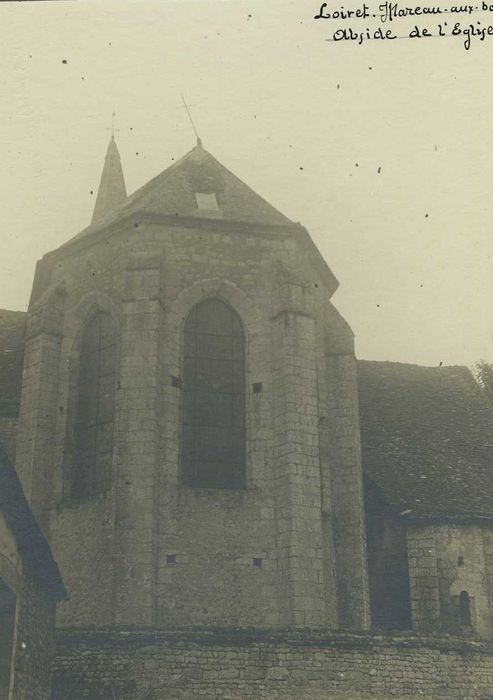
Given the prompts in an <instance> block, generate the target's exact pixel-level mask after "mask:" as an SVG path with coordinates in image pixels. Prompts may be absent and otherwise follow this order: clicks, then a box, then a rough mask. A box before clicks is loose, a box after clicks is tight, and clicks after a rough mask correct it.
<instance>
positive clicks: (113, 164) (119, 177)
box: [91, 133, 127, 224]
mask: <svg viewBox="0 0 493 700" xmlns="http://www.w3.org/2000/svg"><path fill="white" fill-rule="evenodd" d="M126 198H127V189H126V187H125V180H124V179H123V170H122V164H121V161H120V154H119V152H118V148H117V145H116V141H115V135H114V134H113V133H112V134H111V140H110V142H109V144H108V150H107V151H106V157H105V161H104V167H103V173H102V175H101V182H100V183H99V190H98V196H97V198H96V204H95V206H94V213H93V215H92V220H91V223H92V224H95V223H97V222H98V221H100V219H102V218H103V217H104V216H105V215H106V214H108V213H109V212H110V211H111V210H112V209H114V208H115V207H116V206H117V205H118V204H120V203H121V202H123V201H124V200H125V199H126Z"/></svg>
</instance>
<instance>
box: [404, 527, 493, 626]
mask: <svg viewBox="0 0 493 700" xmlns="http://www.w3.org/2000/svg"><path fill="white" fill-rule="evenodd" d="M492 539H493V536H492V531H491V526H488V525H485V526H482V527H480V526H478V525H473V524H444V523H442V524H432V525H427V526H421V527H417V526H416V527H412V528H409V530H408V556H409V574H410V583H411V606H412V614H413V626H414V627H415V628H417V629H426V628H428V629H435V630H444V631H445V632H451V633H459V632H460V631H461V627H460V619H459V602H458V601H459V594H460V593H461V591H466V592H467V593H468V594H469V596H470V599H471V604H470V605H471V624H472V630H471V632H472V633H473V634H474V635H475V636H478V637H480V638H483V639H491V638H492V630H493V593H492V589H491V580H492V575H493V572H492V564H493V561H492V557H491V551H492V550H491V543H492ZM462 632H464V630H462Z"/></svg>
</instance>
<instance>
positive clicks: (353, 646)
mask: <svg viewBox="0 0 493 700" xmlns="http://www.w3.org/2000/svg"><path fill="white" fill-rule="evenodd" d="M57 648H58V651H57V656H56V660H55V664H54V671H53V695H52V698H53V700H72V699H73V698H77V700H82V699H83V698H91V700H130V699H132V700H137V699H139V698H140V699H142V700H143V699H144V698H145V699H146V700H161V699H164V698H172V699H173V700H195V699H196V698H197V699H198V698H201V699H203V700H219V699H221V700H222V699H224V700H225V699H226V698H228V699H229V700H233V699H235V698H237V699H238V700H240V699H241V700H243V699H244V698H252V699H255V700H258V699H260V698H264V699H268V700H363V699H366V698H378V699H379V700H390V699H392V700H399V699H402V700H404V698H406V699H410V698H416V699H418V698H419V699H421V698H428V699H433V700H453V699H454V698H456V699H457V700H459V699H460V700H465V699H466V698H468V699H473V698H477V699H478V700H491V698H493V648H492V646H491V645H486V644H477V643H476V644H474V643H472V642H467V641H464V640H462V641H460V640H454V639H453V638H450V639H448V640H444V639H441V640H438V639H433V638H419V637H415V636H400V637H394V638H392V637H380V636H374V635H373V636H372V635H367V636H361V635H360V636H357V635H354V634H353V635H351V634H345V635H341V634H339V635H332V636H331V635H330V634H327V633H325V634H324V633H323V632H313V631H312V632H310V631H309V630H303V631H299V632H295V631H285V632H280V633H279V632H278V633H274V632H272V633H269V632H267V631H265V632H258V631H252V630H250V631H249V630H230V631H227V632H226V631H224V630H223V631H221V630H208V631H205V630H202V631H200V630H196V631H192V630H189V631H183V630H181V631H180V630H175V631H169V632H166V633H165V632H136V631H134V632H131V631H127V632H120V633H117V632H107V633H106V632H104V631H101V632H97V631H81V630H78V631H70V630H61V631H59V633H58V645H57Z"/></svg>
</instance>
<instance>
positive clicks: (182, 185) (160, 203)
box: [72, 144, 293, 240]
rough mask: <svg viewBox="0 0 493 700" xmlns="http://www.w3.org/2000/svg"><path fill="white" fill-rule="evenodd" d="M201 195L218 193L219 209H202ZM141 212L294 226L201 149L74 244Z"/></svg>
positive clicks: (152, 182) (138, 193)
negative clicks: (199, 204) (200, 205)
mask: <svg viewBox="0 0 493 700" xmlns="http://www.w3.org/2000/svg"><path fill="white" fill-rule="evenodd" d="M196 194H206V195H207V194H214V195H215V199H216V202H217V207H218V209H217V210H214V209H211V210H210V211H209V210H206V209H203V208H199V207H198V203H197V198H196ZM205 199H206V200H207V199H208V198H205ZM140 212H145V213H147V214H154V215H162V216H176V217H190V216H194V217H197V218H200V217H202V218H219V219H224V220H230V221H238V222H243V223H251V224H268V225H271V226H272V225H274V226H275V225H280V226H286V225H288V226H293V222H292V221H290V220H289V219H288V218H287V217H285V216H284V215H283V214H281V213H280V212H279V211H277V209H274V207H272V206H271V205H270V204H268V202H266V201H265V199H263V198H262V197H260V195H258V194H256V193H255V192H254V191H253V190H252V189H251V188H250V187H248V185H245V184H244V183H243V182H242V181H241V180H240V179H239V178H238V177H236V175H233V173H232V172H230V171H229V170H228V169H227V168H225V167H224V165H221V163H219V161H217V160H216V159H215V158H214V156H212V155H211V154H210V153H209V152H208V151H206V150H205V149H204V148H203V147H202V145H200V144H199V145H197V146H196V147H195V148H193V149H192V150H191V151H189V152H188V153H187V154H186V155H185V156H183V158H181V159H180V160H178V161H177V162H176V163H173V165H171V166H170V167H169V168H167V169H166V170H164V171H163V172H162V173H160V174H159V175H157V176H156V177H155V178H153V179H152V180H150V181H149V182H148V183H147V184H145V185H144V186H143V187H141V188H140V189H139V190H137V191H136V192H134V194H132V195H130V196H129V197H127V199H126V200H125V201H124V202H122V203H121V204H119V205H118V206H117V207H115V208H114V209H113V210H112V211H111V212H109V213H108V214H107V215H106V216H104V217H103V218H101V219H100V220H98V221H97V222H95V223H94V225H91V226H89V227H88V228H86V229H84V230H83V231H81V233H79V234H78V235H77V236H76V237H75V239H72V240H78V239H80V238H82V237H85V236H86V235H89V234H91V233H92V232H93V231H95V230H97V229H98V228H100V227H105V226H109V225H111V224H113V223H115V222H116V221H118V220H119V219H121V218H125V217H127V216H129V215H132V214H137V213H140Z"/></svg>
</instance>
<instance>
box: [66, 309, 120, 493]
mask: <svg viewBox="0 0 493 700" xmlns="http://www.w3.org/2000/svg"><path fill="white" fill-rule="evenodd" d="M116 359H117V334H116V327H115V322H114V320H113V319H112V317H111V316H110V315H109V314H106V313H102V312H99V313H96V314H95V315H94V316H93V317H92V318H91V319H90V320H89V321H88V323H87V324H86V326H85V328H84V332H83V335H82V340H81V345H80V365H79V385H78V390H79V394H78V402H77V413H76V423H75V435H74V438H75V455H74V463H73V470H72V483H71V495H72V498H74V499H75V500H85V499H90V498H95V497H96V496H98V494H100V493H102V492H103V491H104V490H105V489H106V488H107V485H108V483H109V477H110V473H111V462H112V455H113V420H114V414H115V384H116Z"/></svg>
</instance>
